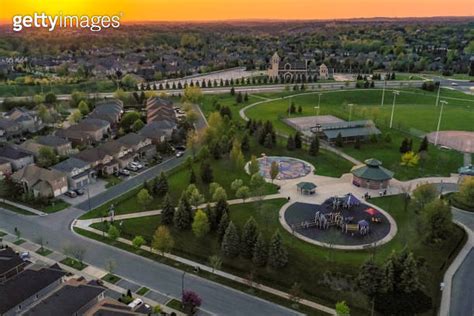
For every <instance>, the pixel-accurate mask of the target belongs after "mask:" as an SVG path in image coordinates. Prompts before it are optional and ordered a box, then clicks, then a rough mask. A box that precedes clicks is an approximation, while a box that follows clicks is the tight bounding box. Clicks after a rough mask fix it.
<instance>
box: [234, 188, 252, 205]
mask: <svg viewBox="0 0 474 316" xmlns="http://www.w3.org/2000/svg"><path fill="white" fill-rule="evenodd" d="M249 196H250V189H249V187H248V186H245V185H244V186H241V187H240V188H239V189H238V190H237V192H235V197H236V198H238V199H242V202H245V200H246V199H248V198H249Z"/></svg>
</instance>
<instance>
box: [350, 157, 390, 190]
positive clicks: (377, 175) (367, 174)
mask: <svg viewBox="0 0 474 316" xmlns="http://www.w3.org/2000/svg"><path fill="white" fill-rule="evenodd" d="M364 163H365V164H364V165H361V166H355V167H354V168H352V170H351V173H352V175H353V178H352V184H354V185H355V186H358V187H362V188H367V189H373V190H379V189H386V188H387V186H388V183H389V181H390V180H391V179H392V177H393V172H392V171H390V170H388V169H385V168H384V167H382V162H380V161H379V160H377V159H367V160H366V161H364Z"/></svg>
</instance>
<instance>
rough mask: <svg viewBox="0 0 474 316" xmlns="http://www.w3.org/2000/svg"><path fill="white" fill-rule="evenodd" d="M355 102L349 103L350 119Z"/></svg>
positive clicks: (350, 118)
mask: <svg viewBox="0 0 474 316" xmlns="http://www.w3.org/2000/svg"><path fill="white" fill-rule="evenodd" d="M354 105H355V104H353V103H349V104H348V105H347V106H348V107H349V121H351V120H352V107H353V106H354Z"/></svg>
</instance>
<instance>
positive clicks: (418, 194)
mask: <svg viewBox="0 0 474 316" xmlns="http://www.w3.org/2000/svg"><path fill="white" fill-rule="evenodd" d="M437 196H438V190H437V189H436V186H435V185H434V184H419V185H418V186H417V187H416V188H415V190H413V205H414V206H415V211H416V212H419V211H421V210H422V209H424V208H425V206H426V205H427V204H429V203H430V202H432V201H434V200H435V199H436V197H437Z"/></svg>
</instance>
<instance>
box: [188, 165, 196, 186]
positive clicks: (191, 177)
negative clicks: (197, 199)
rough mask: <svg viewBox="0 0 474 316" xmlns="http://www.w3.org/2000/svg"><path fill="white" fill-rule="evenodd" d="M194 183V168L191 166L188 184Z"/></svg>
mask: <svg viewBox="0 0 474 316" xmlns="http://www.w3.org/2000/svg"><path fill="white" fill-rule="evenodd" d="M193 183H196V174H195V173H194V169H193V168H191V171H190V174H189V184H193Z"/></svg>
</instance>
